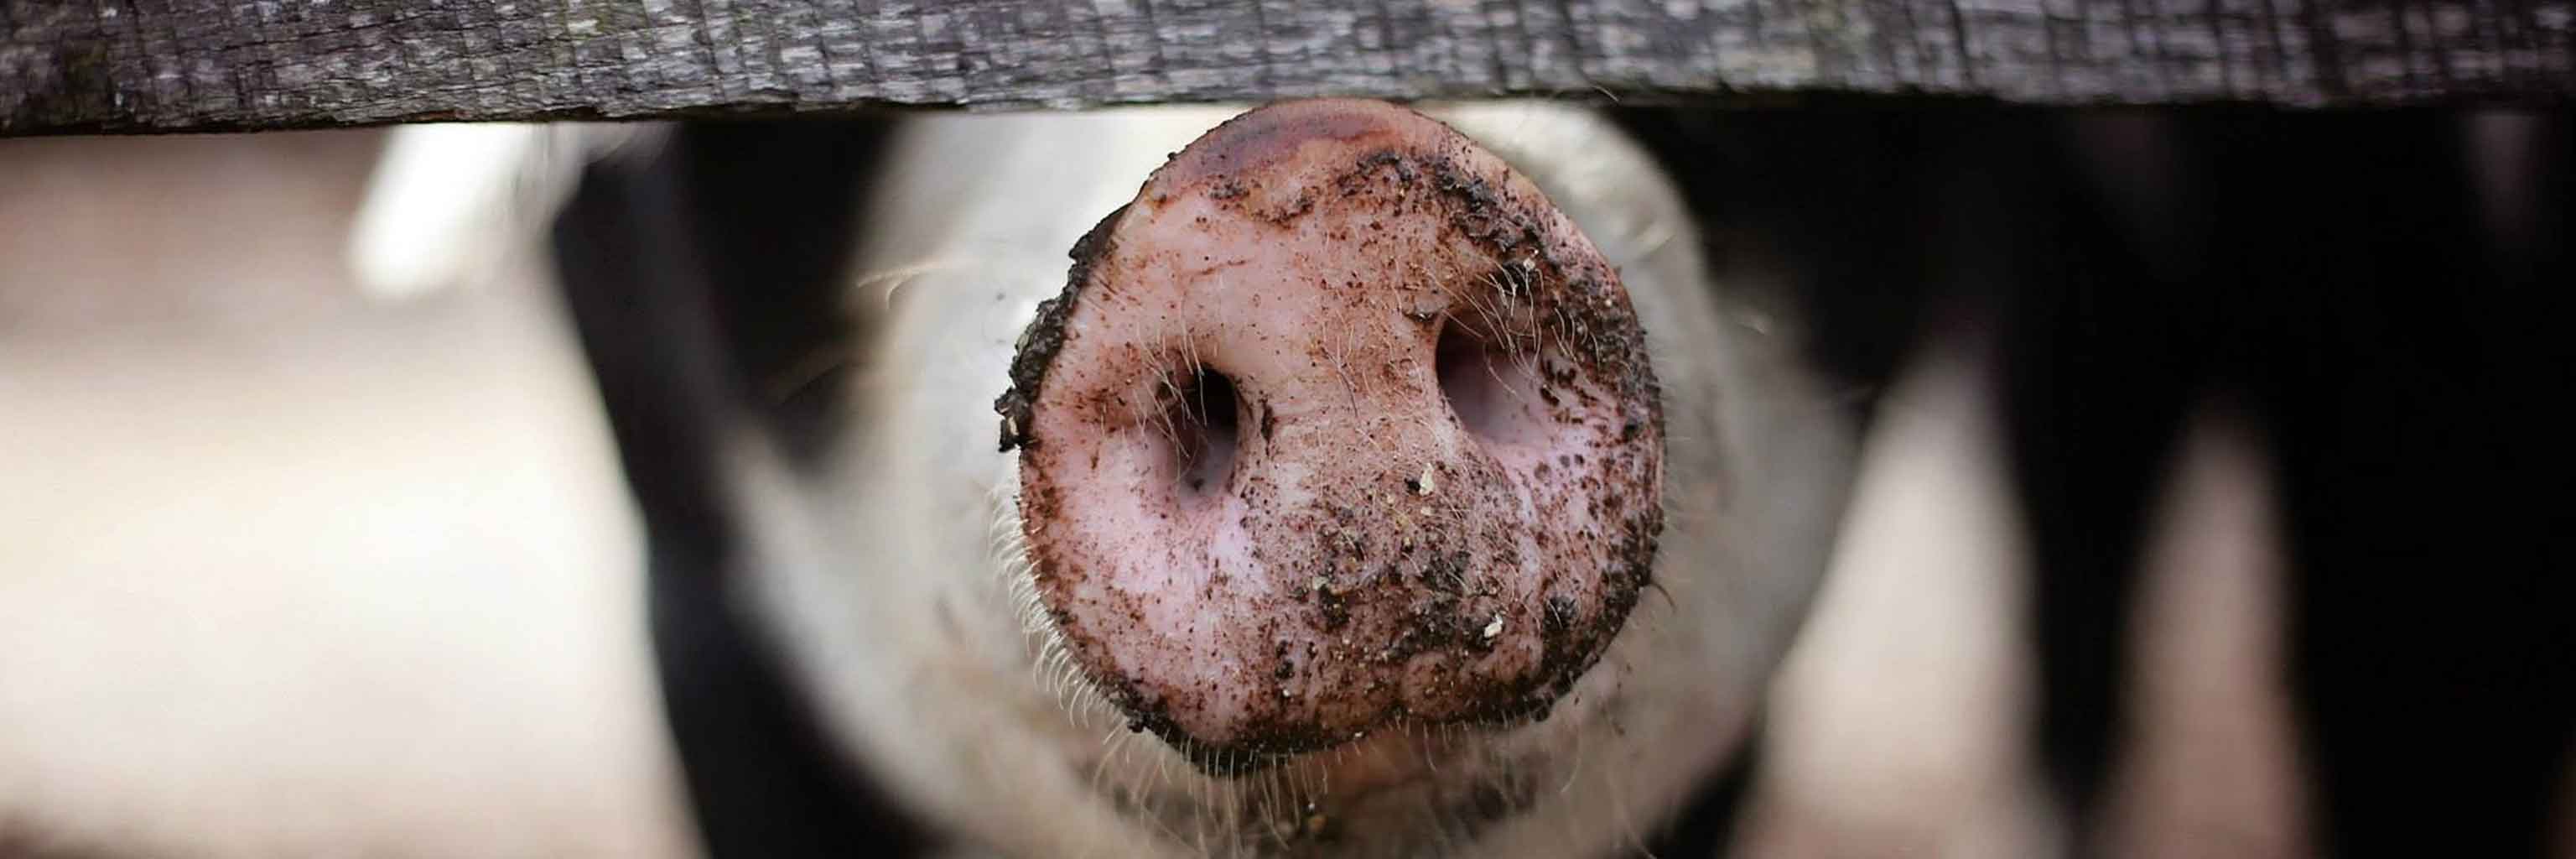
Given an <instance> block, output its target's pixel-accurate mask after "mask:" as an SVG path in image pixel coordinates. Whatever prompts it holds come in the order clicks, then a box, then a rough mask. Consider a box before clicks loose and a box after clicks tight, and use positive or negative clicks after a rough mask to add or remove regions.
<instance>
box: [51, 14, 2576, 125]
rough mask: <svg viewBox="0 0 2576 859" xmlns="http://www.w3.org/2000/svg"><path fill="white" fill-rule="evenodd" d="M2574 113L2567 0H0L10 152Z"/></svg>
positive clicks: (2574, 25) (2575, 78)
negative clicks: (1407, 117) (1782, 104)
mask: <svg viewBox="0 0 2576 859" xmlns="http://www.w3.org/2000/svg"><path fill="white" fill-rule="evenodd" d="M1793 91H1795V92H1834V93H1877V94H1885V93H1914V94H1930V95H1964V96H1983V97H1993V98H1998V99H2003V100H2007V101H2016V102H2035V103H2069V102H2075V103H2089V102H2112V103H2173V102H2199V101H2254V102H2267V103H2275V104H2288V105H2344V104H2384V103H2402V102H2419V101H2427V100H2454V99H2461V98H2499V99H2505V100H2512V101H2523V102H2531V101H2539V102H2552V103H2564V102H2566V101H2568V100H2569V99H2570V96H2571V95H2576V0H2389V2H2373V3H2348V2H2320V0H1426V1H1425V2H1402V0H1249V1H1248V2H1236V1H1235V0H1018V2H1013V1H1012V0H950V2H941V0H515V2H513V0H494V1H493V2H485V0H472V2H469V0H0V134H30V133H58V132H95V131H170V130H211V129H231V128H281V127H300V126H324V125H356V124H370V123H381V122H394V121H416V120H432V119H523V118H562V117H589V118H620V117H649V116H667V115H676V114H702V113H709V112H725V111H757V112H768V113H778V112H797V111H818V110H847V109H854V108H864V107H869V106H881V105H933V106H966V107H977V108H1011V107H1080V106H1090V105H1102V104H1118V103H1132V102H1156V101H1193V100H1219V99H1244V100H1254V99H1268V98H1276V97H1284V96H1299V95H1319V94H1345V95H1373V96H1382V97H1395V98H1419V97H1477V96H1490V95H1503V94H1520V93H1535V94H1559V95H1587V94H1597V95H1608V96H1618V97H1627V96H1631V95H1637V94H1669V93H1680V94H1691V95H1720V96H1740V95H1745V94H1758V93H1776V92H1793Z"/></svg>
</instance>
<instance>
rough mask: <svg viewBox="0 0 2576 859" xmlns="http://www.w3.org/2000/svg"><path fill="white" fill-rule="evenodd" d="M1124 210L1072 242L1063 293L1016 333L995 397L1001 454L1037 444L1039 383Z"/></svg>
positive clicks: (1040, 305) (1042, 304) (1044, 304)
mask: <svg viewBox="0 0 2576 859" xmlns="http://www.w3.org/2000/svg"><path fill="white" fill-rule="evenodd" d="M1125 214H1127V207H1125V206H1120V207H1118V208H1117V209H1115V210H1112V211H1111V212H1110V213H1109V214H1108V215H1107V216H1106V217H1103V218H1101V219H1100V223H1097V224H1093V225H1092V227H1091V230H1090V231H1089V232H1086V233H1083V234H1082V238H1081V239H1080V240H1078V241H1076V242H1074V243H1073V250H1072V251H1070V252H1069V253H1067V254H1066V255H1067V256H1070V257H1072V258H1073V267H1072V268H1071V269H1070V270H1069V271H1067V272H1066V274H1065V284H1064V292H1062V293H1060V294H1058V295H1057V296H1056V297H1054V298H1050V299H1047V300H1045V301H1041V302H1038V310H1037V315H1036V317H1035V318H1033V319H1030V320H1029V326H1028V328H1027V329H1025V330H1023V331H1021V332H1020V341H1019V344H1018V352H1017V353H1016V354H1013V355H1012V356H1011V387H1010V389H1009V390H1006V391H1003V392H1002V395H1001V396H1000V397H997V398H995V399H994V400H993V411H995V412H998V413H1000V414H1001V416H1002V448H1001V449H1002V452H1004V453H1009V452H1010V451H1011V449H1012V448H1021V447H1029V446H1032V445H1035V444H1037V438H1036V436H1034V435H1032V434H1031V432H1032V427H1034V426H1035V424H1036V420H1035V418H1034V417H1032V415H1031V412H1033V411H1034V410H1035V409H1036V408H1037V391H1038V386H1039V385H1040V384H1043V383H1044V382H1045V381H1046V372H1047V368H1048V367H1050V366H1052V365H1053V364H1054V363H1055V353H1056V352H1057V351H1059V350H1062V349H1063V348H1064V336H1065V332H1064V320H1065V319H1066V318H1067V317H1070V316H1072V315H1073V308H1074V304H1075V302H1076V300H1077V299H1079V298H1080V297H1081V295H1082V288H1083V284H1086V283H1089V282H1090V281H1091V270H1092V268H1093V267H1094V266H1096V265H1098V264H1099V261H1100V259H1101V257H1103V256H1106V255H1107V254H1108V253H1109V250H1110V244H1111V242H1112V241H1113V239H1112V237H1111V235H1110V233H1111V229H1112V228H1113V227H1115V226H1116V225H1117V223H1118V219H1119V217H1121V216H1123V215H1125Z"/></svg>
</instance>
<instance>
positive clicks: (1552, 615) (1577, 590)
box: [996, 101, 1664, 775]
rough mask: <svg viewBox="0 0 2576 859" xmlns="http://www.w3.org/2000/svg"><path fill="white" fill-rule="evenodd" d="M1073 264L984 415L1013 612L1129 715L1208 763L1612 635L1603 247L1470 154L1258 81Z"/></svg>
mask: <svg viewBox="0 0 2576 859" xmlns="http://www.w3.org/2000/svg"><path fill="white" fill-rule="evenodd" d="M1077 169H1078V168H1077ZM1073 257H1074V265H1073V270H1072V273H1071V275H1070V278H1069V282H1068V284H1067V285H1066V287H1065V290H1064V292H1063V293H1062V294H1061V295H1059V296H1058V297H1056V298H1055V299H1053V300H1051V301H1048V302H1046V303H1044V304H1042V305H1041V306H1040V308H1039V311H1038V314H1037V318H1036V320H1035V321H1034V322H1032V323H1031V325H1030V326H1029V328H1028V331H1027V332H1026V333H1025V334H1024V335H1022V337H1021V340H1020V343H1019V345H1018V354H1017V355H1016V357H1015V358H1014V360H1013V362H1012V368H1011V379H1010V388H1009V390H1008V391H1007V392H1006V393H1005V394H1003V396H1002V397H1001V398H1000V399H999V400H998V401H997V402H996V409H997V411H999V412H1000V413H1001V416H1002V421H1001V428H1002V438H1001V444H1002V447H1003V449H1004V450H1006V451H1007V450H1012V449H1017V450H1018V451H1019V457H1020V462H1019V466H1020V467H1019V496H1018V504H1019V511H1018V512H1019V522H1020V526H1021V536H1022V537H1024V538H1025V549H1026V552H1027V556H1028V560H1029V562H1030V563H1029V564H1028V568H1029V571H1030V572H1029V575H1030V576H1031V581H1030V582H1029V583H1028V584H1029V585H1030V586H1031V587H1030V589H1031V590H1032V591H1033V592H1034V594H1035V597H1036V600H1037V602H1038V604H1039V605H1038V608H1039V609H1040V612H1039V613H1040V615H1041V616H1042V618H1043V623H1044V624H1045V626H1046V627H1047V628H1046V629H1045V634H1046V635H1047V636H1049V638H1050V640H1051V641H1052V642H1053V643H1054V644H1055V645H1056V646H1058V647H1060V648H1061V649H1062V651H1061V652H1062V653H1063V654H1064V655H1066V656H1068V657H1069V658H1070V659H1071V660H1072V662H1073V663H1074V664H1075V665H1076V666H1078V667H1079V669H1080V674H1081V676H1082V677H1083V678H1084V679H1085V680H1087V681H1088V684H1089V685H1090V686H1091V687H1092V688H1094V689H1095V690H1097V691H1098V692H1099V693H1100V694H1101V695H1102V696H1103V697H1105V698H1106V699H1107V700H1108V701H1110V702H1111V703H1113V704H1115V705H1116V706H1117V707H1118V708H1119V710H1120V711H1121V712H1123V713H1124V714H1125V715H1126V717H1127V718H1128V720H1129V725H1130V726H1131V727H1133V728H1135V729H1137V730H1140V731H1146V732H1150V733H1152V734H1154V735H1155V736H1157V737H1159V738H1161V739H1162V740H1164V741H1165V742H1167V743H1169V744H1170V745H1171V746H1173V747H1174V748H1175V749H1177V750H1179V751H1180V752H1181V753H1182V754H1183V755H1185V756H1186V757H1187V758H1188V759H1189V760H1190V761H1191V762H1192V763H1194V764H1195V765H1197V766H1198V767H1199V768H1200V769H1202V770H1204V771H1206V772H1208V773H1210V774H1214V775H1230V774H1237V773H1243V772H1248V771H1252V770H1258V769H1261V768H1264V767H1268V766H1271V765H1274V764H1277V763H1280V762H1283V761H1287V760H1291V759H1295V758H1297V757H1298V756H1301V755H1309V754H1312V753H1316V752H1320V751H1324V750H1328V749H1336V748H1337V747H1341V748H1340V749H1339V751H1340V752H1341V753H1343V754H1345V755H1347V754H1350V753H1352V752H1354V751H1361V752H1364V751H1365V750H1366V749H1367V748H1369V747H1370V746H1372V745H1374V744H1371V743H1366V742H1361V741H1365V740H1367V739H1368V738H1370V737H1372V736H1383V735H1392V736H1397V737H1406V736H1433V735H1434V734H1432V733H1429V732H1425V731H1422V730H1419V729H1424V728H1434V727H1437V728H1440V729H1441V730H1440V731H1439V732H1438V733H1437V735H1438V736H1456V735H1458V733H1459V731H1458V730H1454V729H1466V728H1490V727H1506V726H1512V725H1519V724H1524V723H1527V722H1528V721H1531V720H1534V719H1541V718H1545V717H1546V716H1547V715H1548V713H1549V712H1550V710H1551V709H1552V708H1553V707H1554V706H1555V705H1556V704H1557V703H1558V702H1559V700H1560V699H1562V698H1564V697H1565V696H1566V695H1567V693H1568V692H1569V690H1571V689H1573V688H1574V686H1575V684H1576V682H1577V681H1578V680H1579V679H1581V678H1582V677H1583V676H1584V674H1585V672H1586V671H1587V670H1589V669H1590V668H1591V667H1592V665H1593V664H1594V663H1595V662H1596V661H1598V660H1599V659H1600V658H1601V655H1602V653H1603V651H1604V649H1605V648H1607V647H1608V645H1609V643H1610V642H1611V641H1612V639H1614V638H1615V637H1617V635H1618V633H1619V631H1620V629H1621V628H1622V626H1623V625H1624V624H1625V623H1626V621H1627V618H1628V615H1629V611H1630V609H1631V608H1632V607H1633V606H1634V605H1635V603H1636V601H1637V598H1638V594H1639V592H1640V590H1641V589H1643V588H1645V587H1647V586H1648V585H1649V583H1650V582H1649V577H1650V570H1651V568H1652V563H1653V559H1654V555H1655V547H1656V541H1657V538H1658V536H1659V534H1660V533H1661V530H1662V525H1663V522H1662V511H1661V507H1660V505H1659V503H1658V499H1660V498H1661V484H1662V479H1663V468H1664V464H1663V453H1664V451H1663V437H1664V426H1663V413H1662V406H1661V402H1660V393H1659V391H1658V388H1657V383H1656V379H1655V375H1654V370H1653V368H1652V367H1651V366H1650V364H1649V362H1648V360H1647V357H1646V345H1645V335H1644V332H1643V330H1642V328H1641V327H1640V325H1639V322H1638V320H1637V318H1636V315H1635V313H1634V311H1633V310H1631V308H1630V305H1629V301H1628V296H1627V294H1626V292H1625V290H1624V288H1623V287H1622V286H1621V284H1620V282H1619V279H1618V275H1617V273H1616V272H1615V271H1614V270H1613V269H1612V268H1611V266H1610V265H1609V264H1608V263H1607V262H1605V261H1604V260H1603V259H1602V256H1601V254H1600V252H1599V251H1598V250H1597V249H1595V248H1594V246H1593V245H1592V243H1591V242H1590V241H1589V240H1588V239H1586V238H1585V237H1584V236H1583V235H1582V234H1581V233H1580V232H1579V231H1577V230H1576V228H1575V227H1574V225H1573V224H1572V222H1571V221H1570V220H1568V219H1567V218H1566V217H1565V216H1564V215H1563V214H1561V213H1560V212H1558V211H1557V209H1556V207H1555V206H1554V205H1553V204H1552V203H1550V202H1549V201H1548V199H1547V198H1546V197H1545V196H1544V195H1542V194H1541V193H1540V192H1539V191H1538V190H1537V188H1536V187H1534V186H1533V185H1531V184H1530V182H1529V181H1528V180H1526V179H1525V178H1523V177H1521V176H1520V175H1518V174H1516V173H1514V172H1513V171H1512V170H1511V169H1510V168H1509V167H1508V166H1506V165H1505V164H1504V163H1503V162H1502V161H1501V160H1500V159H1498V158H1496V157H1494V156H1493V155H1491V154H1489V153H1487V152H1485V151H1484V150H1482V149H1480V148H1478V147H1477V146H1476V145H1475V144H1473V143H1471V142H1469V141H1468V140H1467V139H1466V138H1464V137H1463V136H1461V135H1459V134H1457V133H1456V132H1454V131H1452V130H1451V129H1450V128H1448V127H1447V126H1445V125H1442V124H1440V123H1438V122H1436V121H1433V120H1431V119H1428V118H1426V117H1423V116H1421V115H1418V114H1415V113H1413V112H1411V111H1408V110H1405V109H1403V108H1398V107H1394V106H1390V105H1385V104H1378V103H1373V102H1348V101H1314V102H1294V103H1287V104H1282V105H1275V106H1272V107H1268V108H1263V109H1261V110H1257V111H1254V112H1252V113H1249V114H1245V115H1243V116H1241V117H1238V118H1236V119H1234V120H1233V121H1230V122H1228V123H1226V124H1224V125H1222V126H1220V127H1218V128H1216V129H1215V130H1213V131H1210V132H1208V133H1207V134H1206V135H1205V136H1203V137H1201V138H1200V139H1199V140H1197V141H1196V142H1194V143H1192V144H1191V145H1190V146H1189V147H1187V148H1186V149H1184V150H1183V151H1181V152H1180V153H1178V154H1176V155H1175V156H1173V158H1172V159H1171V160H1170V161H1169V162H1167V163H1166V164H1165V165H1164V166H1163V167H1162V168H1161V169H1160V170H1159V171H1157V172H1156V173H1155V174H1154V175H1153V177H1152V178H1151V179H1149V180H1148V181H1147V182H1146V183H1145V185H1144V187H1143V189H1142V190H1141V191H1140V192H1139V193H1138V195H1137V197H1136V198H1135V199H1134V201H1132V202H1130V203H1129V204H1128V205H1127V206H1125V207H1124V208H1122V209H1120V210H1119V211H1117V212H1115V213H1113V214H1111V215H1110V216H1109V217H1108V218H1107V219H1105V220H1103V221H1102V222H1101V223H1100V225H1099V226H1098V227H1096V228H1095V229H1094V230H1093V231H1092V232H1091V234H1090V235H1089V236H1088V237H1086V238H1085V239H1084V240H1083V241H1082V242H1081V243H1080V244H1079V245H1078V246H1077V247H1076V248H1075V249H1074V251H1073ZM1354 743H1358V745H1356V746H1353V745H1352V744H1354ZM1361 756H1362V757H1366V756H1367V755H1366V754H1364V753H1363V754H1362V755H1361Z"/></svg>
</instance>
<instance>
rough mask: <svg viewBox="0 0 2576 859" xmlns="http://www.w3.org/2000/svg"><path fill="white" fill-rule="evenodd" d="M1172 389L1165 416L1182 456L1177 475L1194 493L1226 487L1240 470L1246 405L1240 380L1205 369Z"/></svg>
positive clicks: (1175, 451)
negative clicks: (1236, 384)
mask: <svg viewBox="0 0 2576 859" xmlns="http://www.w3.org/2000/svg"><path fill="white" fill-rule="evenodd" d="M1170 392H1171V402H1170V403H1168V404H1167V406H1166V410H1165V412H1164V414H1165V415H1167V416H1168V417H1169V418H1170V426H1171V428H1172V450H1173V455H1174V456H1175V457H1177V459H1178V462H1177V463H1176V465H1177V466H1178V467H1177V468H1176V469H1175V471H1174V473H1175V474H1177V475H1178V476H1179V478H1180V483H1181V486H1182V488H1183V489H1184V490H1186V491H1187V492H1189V493H1191V494H1200V493H1205V492H1209V491H1212V490H1215V489H1222V488H1224V487H1225V482H1226V475H1228V474H1230V473H1232V471H1233V470H1234V457H1235V450H1236V449H1237V448H1239V447H1240V446H1241V444H1242V442H1241V439H1240V438H1239V435H1238V434H1239V433H1241V432H1242V426H1243V417H1242V415H1241V414H1240V410H1241V409H1242V408H1243V406H1242V401H1241V398H1240V397H1238V396H1236V394H1235V390H1234V380H1232V379H1228V378H1226V377H1225V374H1224V373H1219V372H1217V371H1215V370H1211V369H1207V368H1205V367H1201V368H1199V370H1198V371H1197V372H1196V373H1193V374H1191V375H1190V376H1188V377H1186V378H1184V379H1181V380H1180V381H1179V382H1177V383H1175V384H1174V385H1172V387H1171V388H1170Z"/></svg>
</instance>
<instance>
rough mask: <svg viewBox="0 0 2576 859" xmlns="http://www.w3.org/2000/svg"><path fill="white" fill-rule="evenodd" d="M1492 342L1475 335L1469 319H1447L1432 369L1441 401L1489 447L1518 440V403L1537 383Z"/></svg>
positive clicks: (1523, 363) (1519, 362)
mask: <svg viewBox="0 0 2576 859" xmlns="http://www.w3.org/2000/svg"><path fill="white" fill-rule="evenodd" d="M1494 340H1495V338H1493V337H1491V336H1488V335H1486V334H1485V333H1484V332H1480V331H1477V330H1475V329H1474V327H1473V325H1472V323H1471V321H1470V320H1466V319H1460V318H1455V317H1452V318H1451V319H1449V320H1448V321H1447V322H1446V323H1444V324H1443V325H1442V326H1441V328H1440V343H1439V346H1438V347H1437V348H1436V349H1435V350H1434V352H1433V358H1432V361H1433V369H1434V371H1435V372H1437V373H1439V375H1440V394H1441V396H1442V397H1444V398H1446V399H1448V401H1449V410H1450V412H1452V413H1454V414H1456V415H1457V416H1458V423H1459V424H1460V425H1462V426H1464V427H1466V429H1467V432H1469V433H1471V434H1473V435H1475V436H1476V437H1477V438H1480V439H1483V440H1486V441H1489V442H1492V441H1503V442H1509V441H1518V440H1520V439H1519V436H1520V432H1519V430H1520V429H1521V427H1520V426H1519V424H1520V423H1521V422H1522V417H1523V415H1524V412H1525V410H1524V408H1523V407H1522V400H1523V399H1524V398H1525V397H1527V396H1530V395H1531V394H1532V393H1533V392H1532V391H1530V390H1528V389H1529V388H1531V387H1532V386H1533V385H1536V384H1537V383H1538V379H1537V378H1536V375H1535V374H1532V373H1529V372H1527V367H1526V365H1525V362H1524V361H1521V360H1515V358H1514V356H1513V355H1512V354H1511V353H1510V351H1509V350H1507V349H1505V348H1503V347H1502V346H1501V345H1500V344H1498V343H1496V342H1494Z"/></svg>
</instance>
